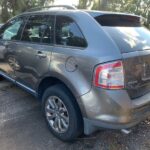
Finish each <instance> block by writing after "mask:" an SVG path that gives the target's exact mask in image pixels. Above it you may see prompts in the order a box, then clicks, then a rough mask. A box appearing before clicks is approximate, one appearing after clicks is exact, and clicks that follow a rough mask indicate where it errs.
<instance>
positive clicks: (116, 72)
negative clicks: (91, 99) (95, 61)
mask: <svg viewBox="0 0 150 150" xmlns="http://www.w3.org/2000/svg"><path fill="white" fill-rule="evenodd" d="M94 85H95V86H97V87H101V88H105V89H122V88H124V71H123V64H122V62H121V61H115V62H112V63H106V64H102V65H99V66H98V67H97V68H96V70H95V74H94Z"/></svg>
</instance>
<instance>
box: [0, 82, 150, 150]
mask: <svg viewBox="0 0 150 150" xmlns="http://www.w3.org/2000/svg"><path fill="white" fill-rule="evenodd" d="M0 150H150V119H147V120H146V121H144V122H142V123H140V124H139V125H138V126H136V127H134V128H133V132H132V133H131V134H129V135H124V134H122V133H121V132H120V131H114V130H105V131H104V130H103V131H100V132H98V133H95V134H93V135H91V136H89V137H84V138H79V139H77V140H76V142H74V143H63V142H61V141H59V140H58V139H56V138H55V137H54V136H53V135H52V134H51V133H50V132H49V131H48V128H47V126H46V123H45V121H44V119H43V116H42V112H41V108H40V103H39V102H38V101H37V100H36V99H35V98H34V97H33V96H31V95H29V94H28V93H26V92H24V91H23V90H21V89H20V88H18V87H16V86H15V85H12V84H11V83H9V82H7V81H1V82H0Z"/></svg>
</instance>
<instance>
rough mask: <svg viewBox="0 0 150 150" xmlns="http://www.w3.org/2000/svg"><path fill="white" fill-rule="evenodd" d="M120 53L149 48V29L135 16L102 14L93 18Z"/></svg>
mask: <svg viewBox="0 0 150 150" xmlns="http://www.w3.org/2000/svg"><path fill="white" fill-rule="evenodd" d="M95 19H96V20H97V22H98V23H99V24H101V25H102V26H103V29H104V30H105V31H106V32H107V33H108V34H109V35H110V37H111V38H112V39H113V40H114V42H115V43H116V44H117V45H118V47H119V48H120V51H121V52H122V53H128V52H133V51H141V50H146V49H150V31H149V30H148V29H146V28H145V27H143V26H142V25H141V22H140V18H139V17H136V16H122V15H114V16H111V15H106V16H105V15H104V16H99V17H96V18H95Z"/></svg>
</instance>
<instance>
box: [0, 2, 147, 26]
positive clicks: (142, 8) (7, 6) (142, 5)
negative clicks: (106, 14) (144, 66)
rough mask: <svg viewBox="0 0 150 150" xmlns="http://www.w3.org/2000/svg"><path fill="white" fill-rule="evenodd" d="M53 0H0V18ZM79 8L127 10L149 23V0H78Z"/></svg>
mask: <svg viewBox="0 0 150 150" xmlns="http://www.w3.org/2000/svg"><path fill="white" fill-rule="evenodd" d="M48 2H54V0H0V6H1V16H0V17H1V20H2V21H3V22H5V21H6V20H8V19H9V18H10V17H12V16H15V15H17V14H19V13H20V12H23V11H25V10H27V9H30V8H32V7H37V6H43V5H46V4H47V3H48ZM77 7H78V8H80V9H87V8H88V9H95V10H109V11H115V12H116V11H117V12H129V13H133V14H137V15H141V16H143V17H144V18H146V19H147V21H146V25H147V26H149V25H150V0H79V5H78V6H77Z"/></svg>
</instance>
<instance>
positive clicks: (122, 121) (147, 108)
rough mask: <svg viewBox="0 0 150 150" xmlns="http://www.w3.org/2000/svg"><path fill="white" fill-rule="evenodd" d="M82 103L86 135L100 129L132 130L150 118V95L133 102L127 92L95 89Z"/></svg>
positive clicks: (84, 97)
mask: <svg viewBox="0 0 150 150" xmlns="http://www.w3.org/2000/svg"><path fill="white" fill-rule="evenodd" d="M81 101H82V105H83V106H82V107H84V112H83V113H84V132H85V134H91V133H92V132H94V131H96V130H99V129H100V128H109V129H126V128H131V127H133V126H135V125H136V124H138V123H139V122H141V121H143V120H144V119H146V118H147V117H149V116H150V93H148V94H146V95H144V96H142V97H140V98H137V99H134V100H131V99H130V98H129V96H128V93H127V92H126V91H125V90H118V91H115V90H114V91H111V90H109V91H108V90H103V89H99V88H94V89H93V91H92V90H91V92H89V93H87V94H86V95H83V96H82V97H81Z"/></svg>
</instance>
